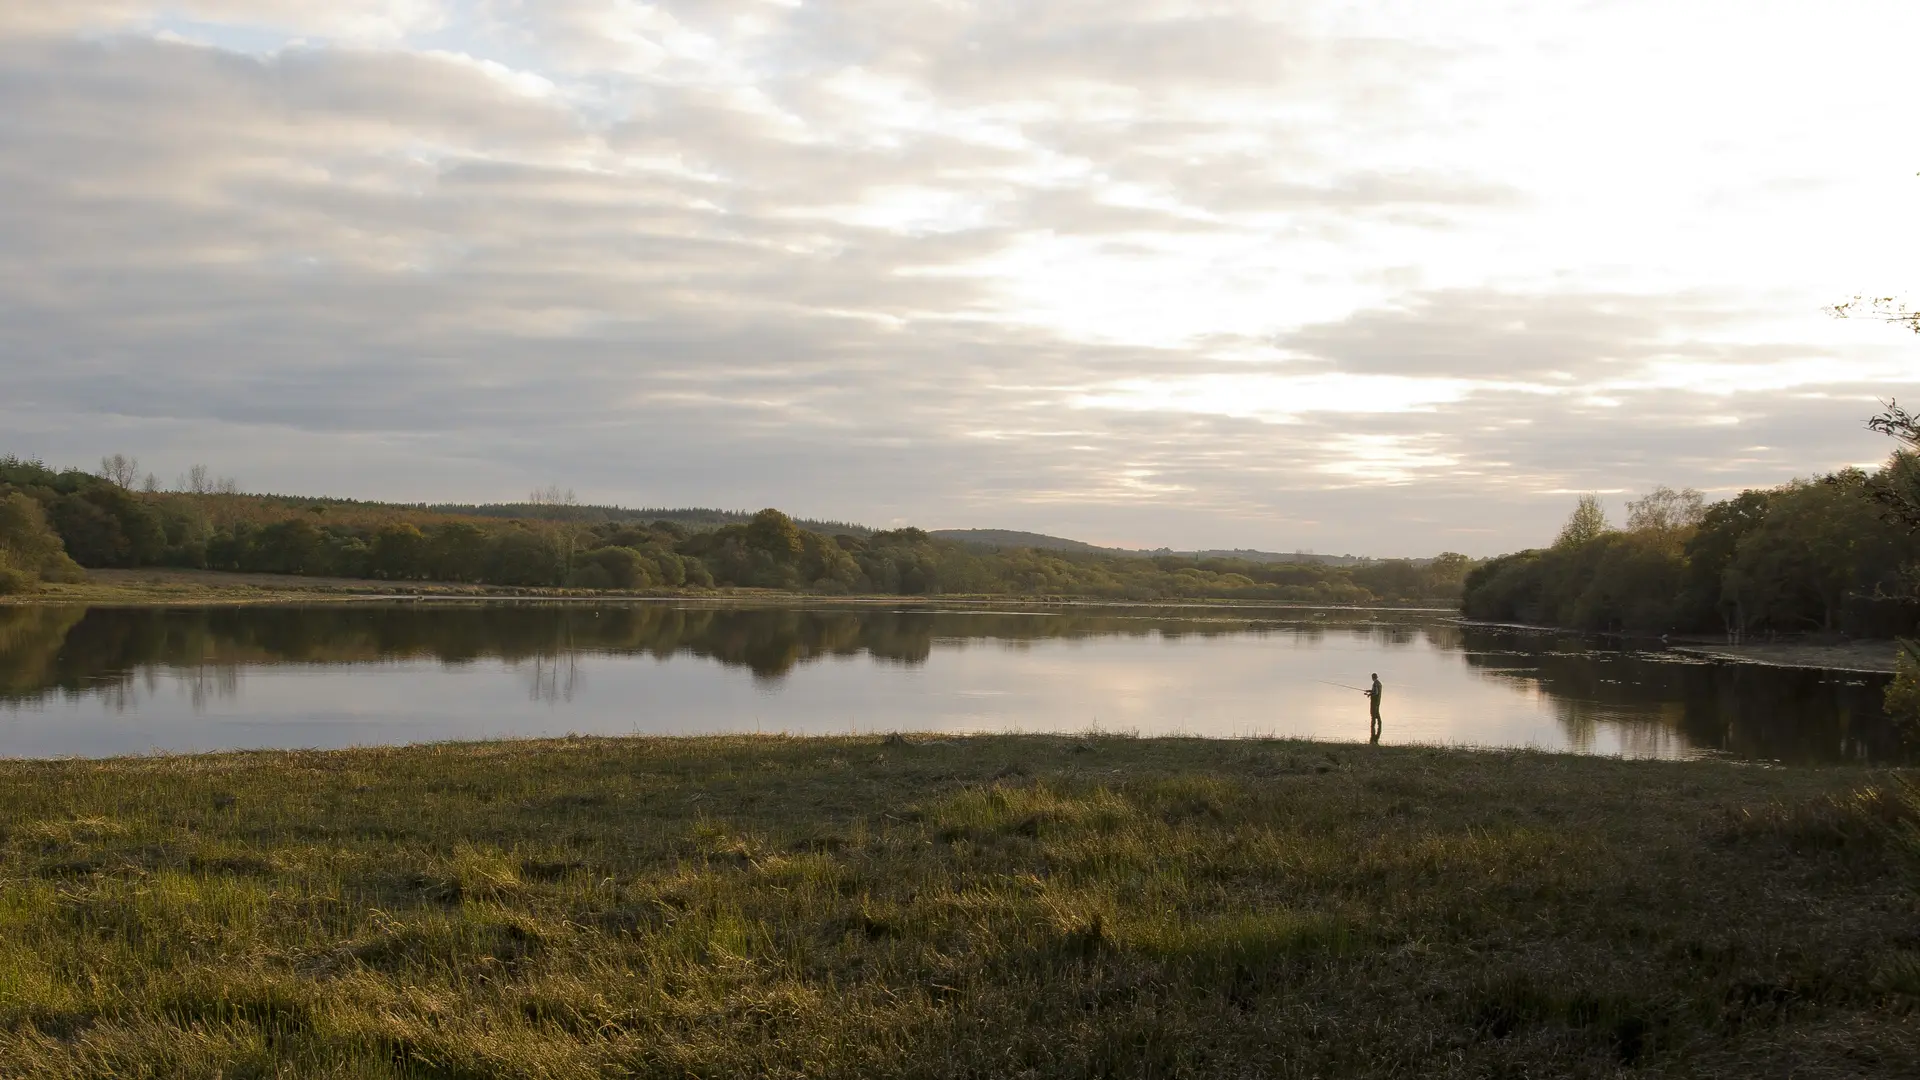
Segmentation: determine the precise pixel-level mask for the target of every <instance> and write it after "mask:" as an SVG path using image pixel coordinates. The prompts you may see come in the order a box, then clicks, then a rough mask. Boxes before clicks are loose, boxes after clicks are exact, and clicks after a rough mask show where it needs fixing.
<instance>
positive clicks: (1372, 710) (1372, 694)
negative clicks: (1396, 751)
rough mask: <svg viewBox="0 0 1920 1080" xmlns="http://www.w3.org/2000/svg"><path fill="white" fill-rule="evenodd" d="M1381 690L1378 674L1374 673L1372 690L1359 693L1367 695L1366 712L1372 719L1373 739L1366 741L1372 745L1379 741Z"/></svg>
mask: <svg viewBox="0 0 1920 1080" xmlns="http://www.w3.org/2000/svg"><path fill="white" fill-rule="evenodd" d="M1381 689H1382V688H1381V686H1380V673H1379V672H1377V671H1376V672H1374V673H1373V689H1371V690H1362V691H1361V693H1363V694H1365V695H1367V712H1368V714H1369V715H1370V716H1371V717H1372V719H1373V737H1372V738H1371V739H1369V740H1368V741H1369V742H1374V743H1378V742H1379V741H1380V691H1381Z"/></svg>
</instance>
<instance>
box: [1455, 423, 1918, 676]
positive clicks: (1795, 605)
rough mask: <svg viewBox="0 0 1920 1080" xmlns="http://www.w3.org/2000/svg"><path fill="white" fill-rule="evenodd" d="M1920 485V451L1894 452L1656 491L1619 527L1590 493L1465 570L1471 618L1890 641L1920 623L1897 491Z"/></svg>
mask: <svg viewBox="0 0 1920 1080" xmlns="http://www.w3.org/2000/svg"><path fill="white" fill-rule="evenodd" d="M1916 490H1920V459H1917V458H1916V457H1915V455H1914V454H1913V453H1912V452H1911V451H1904V450H1903V451H1901V452H1899V453H1897V454H1895V455H1894V456H1893V457H1892V458H1891V459H1889V460H1888V461H1887V463H1886V464H1885V465H1883V466H1881V467H1880V468H1878V469H1876V470H1874V471H1872V472H1867V471H1865V470H1861V469H1842V470H1840V471H1838V472H1834V473H1829V474H1826V475H1822V476H1816V477H1813V478H1811V479H1801V480H1794V481H1792V482H1791V483H1787V484H1782V485H1780V486H1778V487H1772V488H1760V489H1750V490H1747V491H1742V492H1741V493H1740V494H1738V495H1736V496H1734V497H1732V498H1730V499H1725V500H1721V501H1719V502H1713V503H1709V502H1706V501H1705V500H1704V499H1703V498H1702V497H1701V495H1700V493H1699V492H1697V491H1692V490H1678V491H1676V490H1674V489H1672V488H1665V487H1662V488H1657V489H1655V490H1654V491H1653V492H1651V493H1650V494H1648V495H1646V496H1645V497H1643V498H1641V499H1638V500H1634V501H1632V502H1629V503H1628V504H1627V518H1626V523H1625V526H1624V527H1623V528H1615V527H1613V526H1612V525H1611V524H1610V523H1609V522H1608V520H1607V518H1606V515H1605V513H1604V510H1603V508H1602V507H1601V505H1600V503H1599V500H1598V499H1597V498H1595V497H1594V496H1591V495H1589V496H1583V497H1581V499H1580V500H1579V503H1578V505H1577V506H1576V507H1575V508H1574V510H1573V513H1572V514H1571V515H1570V516H1569V518H1568V520H1567V523H1566V525H1565V527H1564V528H1563V529H1562V530H1561V531H1560V535H1559V536H1558V538H1556V539H1555V541H1554V542H1553V544H1552V545H1551V546H1550V547H1546V548H1538V549H1534V550H1529V551H1521V552H1517V553H1515V554H1512V555H1506V556H1502V557H1500V558H1497V559H1492V560H1489V561H1487V562H1485V563H1483V564H1481V565H1479V566H1477V567H1475V568H1474V569H1473V570H1472V572H1470V573H1469V574H1468V575H1467V578H1466V582H1465V589H1464V594H1463V596H1462V601H1461V603H1462V607H1463V609H1464V610H1465V613H1466V614H1467V616H1468V617H1469V618H1475V619H1485V620H1492V621H1501V622H1523V623H1532V624H1539V625H1551V626H1564V627H1572V628H1576V629H1582V630H1597V631H1615V632H1625V633H1637V634H1658V633H1669V632H1689V633H1698V632H1721V633H1726V634H1729V635H1733V636H1736V637H1738V636H1741V635H1749V634H1755V633H1764V634H1781V633H1788V634H1801V633H1809V632H1816V633H1830V634H1847V635H1851V636H1856V637H1878V638H1889V637H1896V636H1902V635H1909V634H1913V633H1914V632H1915V631H1916V628H1917V624H1920V605H1916V604H1915V603H1914V602H1913V601H1914V590H1913V587H1912V581H1913V567H1914V566H1915V565H1916V564H1917V563H1920V544H1917V543H1916V536H1917V535H1920V534H1916V532H1915V531H1914V529H1913V528H1912V527H1911V525H1910V524H1909V523H1908V522H1906V521H1904V520H1902V518H1901V516H1900V515H1899V514H1896V513H1890V512H1888V511H1889V505H1890V502H1892V501H1894V500H1898V499H1900V498H1904V497H1907V496H1908V495H1909V494H1910V493H1912V492H1914V491H1916Z"/></svg>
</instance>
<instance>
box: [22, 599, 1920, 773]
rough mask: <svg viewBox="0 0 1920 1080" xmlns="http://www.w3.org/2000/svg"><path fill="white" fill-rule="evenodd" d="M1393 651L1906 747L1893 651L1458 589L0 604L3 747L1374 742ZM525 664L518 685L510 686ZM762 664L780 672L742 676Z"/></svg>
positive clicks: (1635, 724)
mask: <svg viewBox="0 0 1920 1080" xmlns="http://www.w3.org/2000/svg"><path fill="white" fill-rule="evenodd" d="M689 658H692V659H695V660H698V661H705V663H689V662H688V660H689ZM724 669H734V670H744V672H746V673H749V674H750V675H751V679H750V680H740V679H739V678H738V676H733V675H728V674H726V673H725V670H724ZM1373 670H1379V671H1381V672H1382V675H1383V677H1384V678H1385V679H1386V681H1387V683H1388V687H1389V690H1388V693H1387V696H1386V701H1387V709H1386V721H1385V723H1386V728H1385V736H1384V741H1387V742H1408V741H1423V742H1449V741H1453V742H1469V743H1478V744H1494V745H1537V746H1546V747H1553V748H1564V749H1572V750H1578V751H1583V752H1592V753H1613V754H1623V755H1627V756H1634V757H1676V756H1686V755H1690V754H1697V753H1701V752H1713V753H1724V754H1729V755H1734V756H1740V757H1749V758H1764V759H1772V760H1786V761H1888V760H1900V759H1903V757H1904V755H1906V754H1907V750H1906V749H1905V748H1904V747H1903V745H1902V744H1901V742H1900V740H1899V739H1898V738H1897V737H1896V736H1895V734H1894V733H1893V731H1892V730H1891V729H1890V728H1889V726H1888V724H1887V723H1886V720H1885V718H1884V716H1883V715H1882V713H1881V711H1880V708H1879V696H1880V692H1881V690H1882V688H1883V687H1884V682H1885V680H1884V678H1883V677H1878V676H1860V675H1853V674H1841V673H1825V672H1817V671H1803V670H1784V669H1773V668H1764V667H1757V666H1751V665H1738V664H1724V663H1701V662H1690V661H1687V660H1686V659H1685V658H1681V657H1677V656H1675V655H1673V654H1666V653H1647V652H1636V651H1631V650H1622V649H1617V648H1609V647H1606V646H1604V645H1601V644H1596V643H1593V642H1590V641H1586V640H1583V639H1579V638H1574V637H1567V636H1562V635H1553V634H1530V633H1523V632H1515V631H1512V630H1506V629H1493V628H1480V627H1463V626H1460V625H1458V624H1455V623H1452V622H1449V621H1446V620H1444V619H1440V618H1436V617H1433V616H1418V615H1405V614H1399V615H1388V614H1384V613H1370V612H1355V611H1318V612H1316V611H1305V610H1275V609H1264V610H1262V609H1243V610H1231V609H1185V610H1177V611H1173V610H1167V609H1120V608H1098V609H1087V608H1072V607H1063V608H1060V609H1055V610H1051V611H1044V612H1036V611H1012V612H1007V611H984V610H929V609H906V610H895V609H887V608H878V607H866V606H854V605H848V606H841V607H809V608H791V607H786V608H781V607H728V606H719V605H707V606H701V605H679V604H608V605H599V606H587V605H572V606H569V605H553V604H545V605H542V604H526V605H515V604H473V605H431V604H376V605H360V606H307V607H300V606H284V607H281V606H277V607H243V608H234V607H226V608H210V609H152V608H147V609H115V608H57V607H15V608H0V708H3V709H4V710H5V712H6V713H10V714H11V715H12V717H13V719H12V721H11V722H10V723H9V724H7V725H0V755H18V754H42V753H80V754H89V753H109V752H116V753H117V752H126V751H127V750H130V749H132V750H138V749H148V748H167V749H203V748H210V747H213V746H231V745H339V744H343V743H345V742H374V741H414V740H416V739H421V738H455V737H462V738H465V737H475V738H477V737H489V736H493V735H501V734H539V733H542V732H547V731H549V730H550V729H551V728H552V727H554V726H555V725H564V726H563V727H561V730H582V731H590V730H599V731H625V730H649V731H695V730H700V731H708V730H742V729H745V730H753V729H756V728H760V729H778V730H794V731H816V730H836V729H837V730H846V727H845V725H850V724H851V725H857V724H858V723H860V722H862V720H863V718H866V719H868V722H872V723H876V724H885V725H888V726H891V727H900V728H924V729H929V730H980V729H998V728H1005V727H1017V728H1024V729H1027V730H1041V729H1049V728H1052V729H1075V728H1084V727H1085V726H1088V725H1090V724H1104V725H1109V726H1114V725H1118V726H1125V727H1128V728H1130V729H1137V730H1141V731H1143V732H1157V731H1184V732H1187V733H1192V734H1303V735H1313V736H1316V737H1322V738H1339V739H1352V740H1355V741H1360V740H1364V739H1366V738H1367V735H1368V731H1367V726H1366V723H1367V722H1366V709H1365V703H1364V699H1360V698H1358V695H1355V694H1353V693H1352V692H1351V691H1349V690H1346V689H1344V688H1341V687H1337V686H1331V685H1328V684H1327V683H1324V682H1321V681H1320V680H1324V679H1336V677H1337V678H1338V680H1353V679H1360V680H1363V679H1364V676H1365V673H1366V672H1368V671H1373ZM888 672H894V673H896V674H893V675H889V674H887V673H888ZM456 676H465V677H464V678H457V677H456ZM500 679H510V680H512V682H513V684H516V685H518V686H519V688H520V689H519V691H518V692H517V693H515V692H512V691H507V692H506V693H504V694H503V693H502V692H501V690H500V689H496V687H497V686H499V685H500V683H499V681H498V680H500ZM742 685H745V686H750V687H752V688H754V691H755V692H754V693H750V694H748V695H747V696H746V697H742V696H740V694H739V692H738V689H737V688H738V687H740V686H742ZM528 710H535V711H531V712H529V711H528ZM556 710H561V711H558V712H556ZM111 716H123V717H126V718H127V720H123V721H121V722H118V724H117V726H116V725H115V724H113V723H109V722H107V719H106V718H108V717H111ZM129 721H130V722H131V723H129ZM216 721H217V722H216Z"/></svg>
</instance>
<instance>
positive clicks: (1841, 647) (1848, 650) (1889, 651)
mask: <svg viewBox="0 0 1920 1080" xmlns="http://www.w3.org/2000/svg"><path fill="white" fill-rule="evenodd" d="M1672 649H1673V651H1674V652H1681V653H1688V654H1691V655H1693V656H1705V657H1711V658H1712V659H1715V660H1738V661H1740V662H1742V663H1747V664H1772V665H1774V666H1776V667H1799V668H1824V669H1826V670H1828V671H1864V672H1872V673H1875V674H1890V673H1892V671H1893V670H1894V662H1895V661H1896V660H1898V659H1899V656H1900V643H1899V642H1897V641H1881V640H1866V641H1846V642H1840V643H1838V644H1824V645H1823V644H1813V643H1810V642H1792V641H1767V642H1758V643H1754V644H1742V645H1719V644H1715V645H1701V644H1691V643H1690V644H1686V645H1675V646H1672Z"/></svg>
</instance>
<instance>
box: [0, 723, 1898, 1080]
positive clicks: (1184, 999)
mask: <svg viewBox="0 0 1920 1080" xmlns="http://www.w3.org/2000/svg"><path fill="white" fill-rule="evenodd" d="M1911 781H1912V776H1911V775H1910V774H1907V775H1903V774H1899V773H1872V772H1866V771H1861V770H1830V769H1787V770H1763V769H1752V768H1741V767H1737V766H1732V765H1728V764H1724V763H1715V762H1692V763H1657V764H1656V763H1647V762H1622V761H1613V760H1605V759H1592V758H1571V757H1554V756H1547V755H1540V754H1532V753H1481V752H1466V751H1445V750H1434V749H1419V748H1356V747H1333V746H1326V745H1316V744H1311V743H1294V742H1268V741H1209V740H1136V739H1125V738H1114V737H1086V738H1079V739H1075V738H1050V737H983V738H970V739H961V740H946V739H918V738H911V739H903V738H899V737H887V738H858V739H856V738H847V739H807V740H792V739H779V738H749V737H736V738H717V739H699V740H646V739H622V740H564V741H553V742H544V743H512V744H490V745H449V746H427V747H415V748H408V749H368V750H355V751H345V752H332V753H314V752H306V753H247V754H232V755H218V756H207V757H188V758H143V759H123V760H110V761H37V762H22V761H14V762H3V763H0V881H4V886H5V887H4V889H3V890H0V896H4V898H5V899H4V904H0V1061H4V1062H5V1063H6V1069H5V1071H6V1074H7V1075H8V1076H12V1077H21V1078H40V1077H48V1078H51V1077H60V1078H63V1080H64V1078H74V1077H109V1076H111V1077H123V1076H216V1075H218V1076H228V1077H233V1076H273V1075H298V1076H303V1077H359V1078H371V1077H435V1078H449V1077H482V1076H485V1077H524V1078H529V1080H532V1078H541V1080H564V1078H570V1077H601V1076H636V1077H652V1076H659V1077H667V1076H672V1077H687V1076H710V1077H722V1076H771V1077H787V1076H790V1077H798V1076H809V1077H836V1076H845V1077H854V1076H859V1077H980V1076H1010V1077H1020V1076H1031V1077H1042V1076H1045V1077H1052V1076H1111V1077H1145V1076H1161V1077H1183V1076H1192V1077H1201V1076H1205V1077H1234V1076H1281V1077H1285V1076H1298V1077H1307V1076H1408V1075H1422V1076H1596V1077H1598V1076H1608V1077H1612V1076H1622V1075H1647V1076H1658V1075H1681V1074H1684V1075H1689V1076H1704V1077H1716V1076H1724V1077H1749V1076H1762V1075H1779V1076H1785V1075H1794V1076H1805V1077H1824V1076H1843V1075H1844V1076H1855V1075H1868V1074H1876V1075H1887V1076H1893V1075H1915V1074H1916V1073H1920V1025H1916V1024H1914V1023H1913V1017H1914V1010H1915V1008H1916V1006H1920V941H1916V940H1915V938H1914V936H1913V933H1912V929H1913V926H1914V925H1915V922H1916V919H1917V918H1920V892H1917V891H1916V882H1917V881H1920V878H1917V877H1916V874H1917V873H1920V867H1917V866H1916V861H1915V860H1916V854H1917V852H1916V848H1915V846H1914V845H1915V842H1916V839H1917V838H1916V833H1915V824H1916V812H1917V810H1920V807H1916V804H1915V791H1914V789H1913V787H1912V786H1911ZM1495 790H1497V791H1498V792H1500V797H1499V798H1497V799H1490V798H1488V797H1487V793H1488V792H1489V791H1495Z"/></svg>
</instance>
